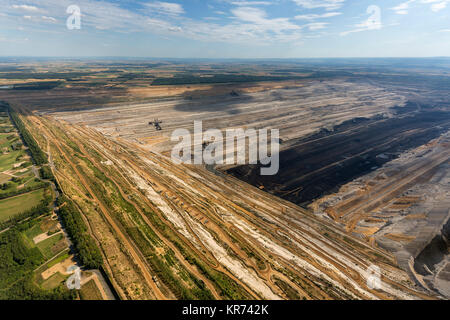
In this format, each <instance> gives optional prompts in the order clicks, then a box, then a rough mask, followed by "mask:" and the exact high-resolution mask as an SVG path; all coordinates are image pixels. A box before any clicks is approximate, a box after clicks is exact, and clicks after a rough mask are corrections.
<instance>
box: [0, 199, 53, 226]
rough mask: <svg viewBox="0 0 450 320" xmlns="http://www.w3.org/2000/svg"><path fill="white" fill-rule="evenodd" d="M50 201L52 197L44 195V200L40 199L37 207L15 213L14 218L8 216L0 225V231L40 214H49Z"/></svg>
mask: <svg viewBox="0 0 450 320" xmlns="http://www.w3.org/2000/svg"><path fill="white" fill-rule="evenodd" d="M51 201H52V197H51V196H50V195H48V194H45V195H44V199H42V200H41V202H40V203H39V204H38V205H36V206H34V207H32V208H31V209H29V210H26V211H23V212H21V213H17V214H16V215H14V216H11V215H9V217H8V219H7V220H4V221H2V222H1V223H0V229H5V228H7V227H10V226H12V225H14V224H16V223H17V222H19V221H22V220H24V219H26V218H34V217H37V216H40V215H42V214H46V213H49V212H50V208H49V204H50V203H51Z"/></svg>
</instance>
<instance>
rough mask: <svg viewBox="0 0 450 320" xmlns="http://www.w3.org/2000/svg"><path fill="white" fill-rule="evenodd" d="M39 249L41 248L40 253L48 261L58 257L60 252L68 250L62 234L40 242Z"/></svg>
mask: <svg viewBox="0 0 450 320" xmlns="http://www.w3.org/2000/svg"><path fill="white" fill-rule="evenodd" d="M37 247H38V248H39V251H40V252H41V253H42V255H43V256H44V258H45V259H46V260H47V259H50V258H51V257H53V256H54V255H56V254H57V253H58V252H61V251H62V250H64V249H66V248H67V245H65V241H64V236H63V235H62V233H59V234H57V235H54V236H52V237H50V238H48V239H46V240H44V241H42V242H39V243H38V244H37Z"/></svg>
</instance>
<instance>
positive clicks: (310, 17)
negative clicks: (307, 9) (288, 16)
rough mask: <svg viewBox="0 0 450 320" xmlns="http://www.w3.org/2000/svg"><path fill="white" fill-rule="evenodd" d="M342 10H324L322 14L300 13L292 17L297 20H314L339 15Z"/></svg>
mask: <svg viewBox="0 0 450 320" xmlns="http://www.w3.org/2000/svg"><path fill="white" fill-rule="evenodd" d="M341 14H342V12H326V13H324V14H301V15H297V16H295V17H294V18H295V19H297V20H316V19H321V18H331V17H336V16H339V15H341Z"/></svg>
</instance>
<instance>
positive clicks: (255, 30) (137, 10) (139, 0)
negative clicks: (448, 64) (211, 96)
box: [0, 0, 450, 59]
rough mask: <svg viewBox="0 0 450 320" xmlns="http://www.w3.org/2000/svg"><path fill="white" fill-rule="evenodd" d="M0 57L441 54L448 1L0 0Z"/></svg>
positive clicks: (446, 51)
mask: <svg viewBox="0 0 450 320" xmlns="http://www.w3.org/2000/svg"><path fill="white" fill-rule="evenodd" d="M0 56H12V57H18V56H52V57H57V56H65V57H88V56H91V57H92V56H118V57H155V58H243V59H249V58H318V57H425V56H426V57H434V56H450V0H271V1H269V0H185V1H176V0H173V1H172V0H167V1H151V0H133V1H131V0H122V1H119V0H101V1H96V0H19V1H12V0H0Z"/></svg>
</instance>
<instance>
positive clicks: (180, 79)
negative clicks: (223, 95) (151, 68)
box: [152, 74, 303, 86]
mask: <svg viewBox="0 0 450 320" xmlns="http://www.w3.org/2000/svg"><path fill="white" fill-rule="evenodd" d="M299 78H300V79H303V77H298V76H289V77H286V76H283V77H278V76H252V75H233V74H215V75H211V76H208V77H200V76H189V75H184V76H175V77H173V78H156V79H155V80H153V82H152V86H161V85H183V84H210V83H240V82H262V81H285V80H294V79H299Z"/></svg>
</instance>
